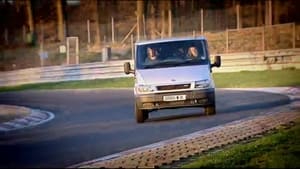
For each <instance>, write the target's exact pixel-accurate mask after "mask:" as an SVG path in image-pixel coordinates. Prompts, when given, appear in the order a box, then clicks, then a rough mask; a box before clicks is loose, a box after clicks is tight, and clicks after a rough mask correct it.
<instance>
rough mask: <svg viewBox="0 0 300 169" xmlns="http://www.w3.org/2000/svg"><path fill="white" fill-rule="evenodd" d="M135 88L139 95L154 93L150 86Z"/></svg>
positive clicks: (153, 88)
mask: <svg viewBox="0 0 300 169" xmlns="http://www.w3.org/2000/svg"><path fill="white" fill-rule="evenodd" d="M136 88H137V91H138V92H139V93H148V92H153V91H155V87H153V86H151V85H139V86H137V87H136Z"/></svg>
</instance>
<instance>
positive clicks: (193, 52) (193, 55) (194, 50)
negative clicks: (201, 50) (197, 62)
mask: <svg viewBox="0 0 300 169" xmlns="http://www.w3.org/2000/svg"><path fill="white" fill-rule="evenodd" d="M188 56H189V57H190V58H192V59H195V58H197V57H198V50H197V48H196V47H194V46H192V47H190V48H189V50H188Z"/></svg>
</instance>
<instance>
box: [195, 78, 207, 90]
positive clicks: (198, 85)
mask: <svg viewBox="0 0 300 169" xmlns="http://www.w3.org/2000/svg"><path fill="white" fill-rule="evenodd" d="M209 87H210V81H209V80H208V79H205V80H199V81H196V82H195V88H202V89H203V88H209Z"/></svg>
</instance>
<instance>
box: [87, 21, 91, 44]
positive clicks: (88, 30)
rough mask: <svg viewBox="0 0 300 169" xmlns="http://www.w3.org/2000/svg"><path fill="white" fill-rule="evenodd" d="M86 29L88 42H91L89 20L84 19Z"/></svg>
mask: <svg viewBox="0 0 300 169" xmlns="http://www.w3.org/2000/svg"><path fill="white" fill-rule="evenodd" d="M86 27H87V28H86V29H87V36H88V44H90V43H91V32H90V20H89V19H88V20H87V21H86Z"/></svg>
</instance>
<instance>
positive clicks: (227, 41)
mask: <svg viewBox="0 0 300 169" xmlns="http://www.w3.org/2000/svg"><path fill="white" fill-rule="evenodd" d="M228 36H229V35H228V29H226V53H228V46H229V44H228V43H229V40H228V39H229V37H228Z"/></svg>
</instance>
